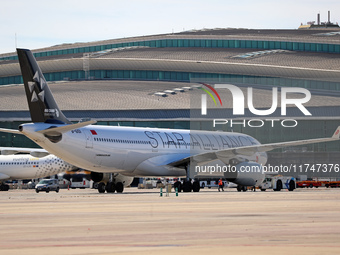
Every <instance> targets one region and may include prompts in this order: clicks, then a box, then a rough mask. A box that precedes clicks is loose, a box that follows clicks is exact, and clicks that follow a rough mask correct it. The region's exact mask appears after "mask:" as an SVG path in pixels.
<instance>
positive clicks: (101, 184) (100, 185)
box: [98, 182, 105, 193]
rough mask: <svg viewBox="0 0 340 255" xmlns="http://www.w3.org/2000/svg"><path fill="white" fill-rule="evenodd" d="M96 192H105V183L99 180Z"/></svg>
mask: <svg viewBox="0 0 340 255" xmlns="http://www.w3.org/2000/svg"><path fill="white" fill-rule="evenodd" d="M98 192H99V193H105V183H104V182H101V183H99V184H98Z"/></svg>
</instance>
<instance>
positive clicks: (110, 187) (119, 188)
mask: <svg viewBox="0 0 340 255" xmlns="http://www.w3.org/2000/svg"><path fill="white" fill-rule="evenodd" d="M105 191H106V192H107V193H115V192H117V193H123V191H124V184H123V183H122V182H117V183H115V182H107V183H106V184H105V183H104V182H100V183H98V192H99V193H105Z"/></svg>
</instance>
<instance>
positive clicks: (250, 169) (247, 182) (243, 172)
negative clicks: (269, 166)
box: [226, 162, 265, 186]
mask: <svg viewBox="0 0 340 255" xmlns="http://www.w3.org/2000/svg"><path fill="white" fill-rule="evenodd" d="M234 169H235V170H236V171H235V172H236V177H233V178H229V177H228V176H226V178H227V180H228V181H230V182H234V183H236V184H238V185H241V186H258V185H260V183H262V182H263V180H264V178H265V175H264V173H263V169H262V166H261V165H260V164H258V163H255V162H242V163H239V164H237V165H236V166H234Z"/></svg>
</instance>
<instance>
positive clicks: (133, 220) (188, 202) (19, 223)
mask: <svg viewBox="0 0 340 255" xmlns="http://www.w3.org/2000/svg"><path fill="white" fill-rule="evenodd" d="M0 203H1V206H0V234H1V238H0V254H26V255H27V254H35V255H37V254H132V253H134V254H252V255H255V254H261V255H263V254H308V255H310V254H338V253H339V249H340V219H339V211H340V189H326V188H319V189H315V188H313V189H298V190H295V191H293V192H288V191H281V192H274V191H266V192H261V191H257V192H251V191H248V192H237V191H236V190H235V189H227V190H226V191H225V192H218V191H217V189H210V190H209V189H204V190H201V192H199V193H180V194H179V196H178V197H176V195H175V194H174V193H171V194H170V196H169V197H166V196H165V194H163V196H162V197H160V194H159V190H158V189H152V190H138V189H137V188H127V189H125V191H124V193H123V194H99V193H97V191H96V190H93V189H85V190H78V189H77V190H60V192H59V193H55V192H50V193H48V194H47V193H44V192H41V193H39V194H37V193H35V191H34V190H10V191H8V192H1V193H0Z"/></svg>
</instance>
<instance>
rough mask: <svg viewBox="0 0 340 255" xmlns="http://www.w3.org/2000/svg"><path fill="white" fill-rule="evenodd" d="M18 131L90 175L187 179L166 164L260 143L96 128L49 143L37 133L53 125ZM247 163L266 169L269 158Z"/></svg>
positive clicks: (216, 135) (220, 135)
mask: <svg viewBox="0 0 340 255" xmlns="http://www.w3.org/2000/svg"><path fill="white" fill-rule="evenodd" d="M22 126H23V129H22V132H23V133H24V134H25V135H26V136H28V137H30V138H31V139H32V140H34V141H35V142H36V143H38V144H39V145H40V146H42V147H43V148H44V149H46V150H48V151H49V152H50V153H53V154H55V155H57V156H59V157H60V158H62V159H63V160H65V161H67V162H69V163H70V164H73V165H76V166H78V167H80V168H83V169H87V170H90V171H94V172H117V173H122V174H124V175H129V176H185V170H184V169H183V168H177V167H170V166H169V165H168V164H170V163H172V162H175V161H179V160H181V159H184V158H186V157H189V156H193V155H198V154H202V153H207V152H216V151H220V150H223V149H230V148H237V147H241V146H251V145H258V144H259V142H258V141H257V140H256V139H254V138H253V137H251V136H248V135H245V134H241V133H228V132H211V131H190V130H178V129H157V128H135V127H113V126H100V125H90V126H86V127H83V128H79V129H75V130H72V131H69V132H66V133H64V134H62V139H61V140H60V141H59V142H57V143H53V142H51V141H50V140H49V139H47V138H46V137H45V136H44V135H43V134H41V133H37V132H36V131H39V130H43V129H46V128H48V127H49V126H51V125H49V124H45V123H34V124H33V123H31V124H24V125H22ZM53 126H58V125H53ZM243 157H245V156H243ZM247 160H249V161H253V162H258V163H259V164H265V163H266V160H267V156H266V154H265V153H255V154H253V155H252V156H250V157H247ZM225 163H226V162H225Z"/></svg>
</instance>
